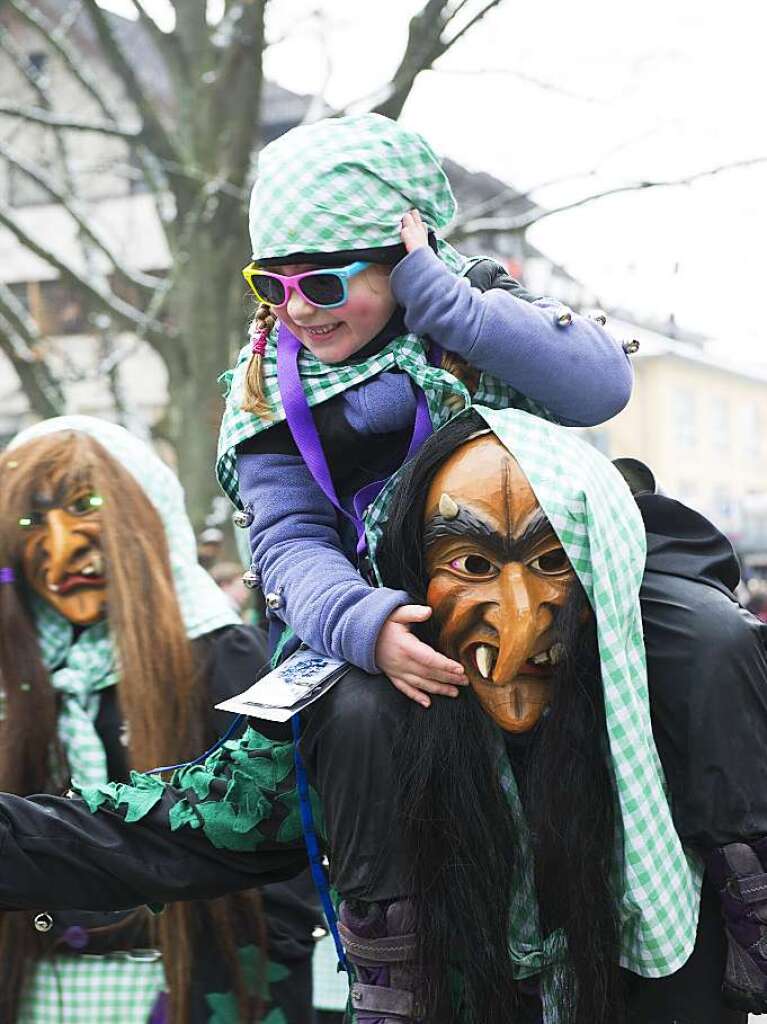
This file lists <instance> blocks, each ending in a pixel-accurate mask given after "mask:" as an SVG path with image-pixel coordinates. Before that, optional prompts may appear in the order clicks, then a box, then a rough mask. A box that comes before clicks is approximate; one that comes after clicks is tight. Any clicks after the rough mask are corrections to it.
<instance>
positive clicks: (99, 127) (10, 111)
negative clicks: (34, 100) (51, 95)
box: [0, 103, 141, 142]
mask: <svg viewBox="0 0 767 1024" xmlns="http://www.w3.org/2000/svg"><path fill="white" fill-rule="evenodd" d="M0 114H7V115H8V116H9V117H18V118H21V119H22V120H24V121H32V122H33V123H35V124H43V125H46V126H47V127H49V128H60V129H67V130H71V131H78V132H97V133H98V134H99V135H113V136H116V137H117V138H120V139H126V140H127V141H129V142H137V141H138V140H139V138H140V137H141V131H140V129H136V128H120V127H119V125H116V124H111V123H108V122H98V121H81V120H79V119H77V118H71V117H62V116H61V115H60V114H50V113H48V111H46V110H42V109H41V108H40V107H20V106H19V105H18V104H16V103H0Z"/></svg>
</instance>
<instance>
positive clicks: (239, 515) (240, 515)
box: [232, 505, 253, 530]
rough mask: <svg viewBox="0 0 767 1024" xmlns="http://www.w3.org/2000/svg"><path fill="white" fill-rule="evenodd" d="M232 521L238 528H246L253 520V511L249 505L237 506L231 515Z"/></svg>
mask: <svg viewBox="0 0 767 1024" xmlns="http://www.w3.org/2000/svg"><path fill="white" fill-rule="evenodd" d="M232 522H233V523H234V525H235V526H236V527H237V528H238V529H240V530H247V529H248V527H249V526H250V524H251V523H252V522H253V512H252V510H251V508H250V505H248V506H247V508H238V509H237V511H236V512H235V513H234V514H233V515H232Z"/></svg>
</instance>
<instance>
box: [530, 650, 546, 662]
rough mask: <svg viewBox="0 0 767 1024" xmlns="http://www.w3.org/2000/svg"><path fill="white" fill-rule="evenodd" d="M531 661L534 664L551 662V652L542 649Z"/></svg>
mask: <svg viewBox="0 0 767 1024" xmlns="http://www.w3.org/2000/svg"><path fill="white" fill-rule="evenodd" d="M530 661H532V663H533V665H546V664H548V662H549V652H548V651H541V653H540V654H536V655H535V656H534V657H532V658H531V659H530Z"/></svg>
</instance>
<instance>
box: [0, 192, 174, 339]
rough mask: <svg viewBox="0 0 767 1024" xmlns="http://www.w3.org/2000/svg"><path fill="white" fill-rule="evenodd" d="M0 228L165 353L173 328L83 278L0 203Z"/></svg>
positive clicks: (101, 286)
mask: <svg viewBox="0 0 767 1024" xmlns="http://www.w3.org/2000/svg"><path fill="white" fill-rule="evenodd" d="M0 225H2V226H3V227H5V228H7V229H8V230H9V231H10V232H11V234H13V235H14V236H15V237H16V238H17V239H18V241H19V242H21V244H22V245H23V246H24V247H25V248H26V249H29V251H30V252H31V253H33V254H34V255H35V256H37V257H38V258H39V259H41V260H43V261H44V262H45V263H48V264H49V265H50V266H51V267H53V268H54V270H56V271H57V272H58V274H59V276H60V277H61V278H62V280H64V281H66V282H67V283H68V284H70V285H72V286H73V287H74V288H75V289H76V290H77V291H79V292H81V293H83V294H85V295H86V296H87V297H88V298H89V299H90V300H91V301H92V302H93V303H94V304H95V305H96V306H99V307H102V308H103V309H105V310H106V311H107V312H109V313H112V314H113V315H114V316H115V317H116V318H117V319H118V320H119V321H120V323H123V324H125V325H126V326H128V327H129V328H131V329H133V330H137V329H138V330H141V329H143V330H144V331H145V332H146V333H145V336H146V338H147V340H148V341H151V343H152V344H153V345H154V346H155V347H156V348H157V349H158V351H165V350H167V348H168V345H169V342H170V340H171V337H172V335H173V334H174V333H175V332H174V331H173V330H172V329H170V328H168V327H165V326H163V324H160V323H157V322H156V321H155V322H152V321H149V320H148V318H147V316H146V314H144V313H142V312H141V310H140V309H136V307H135V306H132V305H131V304H130V303H129V302H126V301H125V300H124V299H121V298H119V297H118V296H117V295H115V294H113V293H112V292H111V291H109V290H108V289H107V288H105V287H104V286H103V285H102V284H101V283H100V282H99V281H97V280H95V279H93V278H91V277H86V276H85V275H83V274H81V273H79V272H78V271H76V270H73V269H72V267H69V266H67V265H66V264H65V263H64V262H63V261H62V260H61V259H60V258H59V257H58V256H56V255H55V253H53V252H51V251H50V249H47V248H46V247H45V246H43V245H41V244H40V243H39V242H37V241H35V240H34V239H33V238H32V237H31V235H30V234H29V233H28V232H27V231H26V230H25V229H24V227H23V226H22V225H21V224H20V223H19V221H18V220H17V218H16V217H15V216H14V213H13V211H12V210H11V209H10V207H8V206H6V205H5V203H0Z"/></svg>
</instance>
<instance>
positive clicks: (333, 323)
mask: <svg viewBox="0 0 767 1024" xmlns="http://www.w3.org/2000/svg"><path fill="white" fill-rule="evenodd" d="M269 269H270V270H274V271H275V272H276V273H278V274H285V275H286V276H292V275H293V274H302V273H304V271H307V270H320V269H322V268H321V267H317V266H316V265H314V264H311V263H300V264H298V263H290V264H283V265H281V266H279V267H270V268H269ZM390 271H391V268H390V267H383V266H378V265H376V264H372V265H371V266H369V267H368V268H367V269H366V270H363V271H362V273H360V274H355V275H354V276H353V277H351V278H349V298H348V299H347V300H346V302H345V303H344V304H343V306H336V308H335V309H318V308H317V307H316V306H312V305H310V304H309V303H308V302H307V301H306V300H305V299H304V298H303V296H301V295H300V294H299V292H298V290H297V289H293V291H292V292H291V294H290V298H289V299H288V301H287V303H286V305H284V306H281V307H280V309H279V317H280V320H282V321H284V323H285V325H286V326H287V327H288V328H289V329H290V330H291V331H292V332H293V334H295V336H296V337H297V338H298V340H299V341H300V342H301V344H302V345H303V346H304V347H305V348H308V349H309V351H310V352H312V353H313V354H314V355H315V356H317V358H318V359H319V360H321V361H322V362H323V363H343V362H344V361H345V360H347V359H349V358H350V357H351V356H353V355H354V354H355V352H359V350H360V349H362V348H364V347H365V345H367V343H368V342H369V341H372V340H373V338H375V336H376V335H377V334H378V333H379V332H380V331H381V330H382V329H383V328H384V327H385V326H386V324H387V322H388V320H389V318H390V317H391V315H392V313H393V312H394V307H395V305H396V303H395V300H394V296H393V295H392V293H391V288H390V287H389V273H390Z"/></svg>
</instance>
